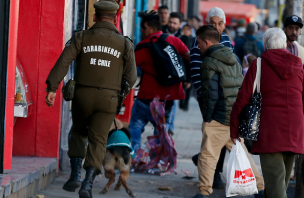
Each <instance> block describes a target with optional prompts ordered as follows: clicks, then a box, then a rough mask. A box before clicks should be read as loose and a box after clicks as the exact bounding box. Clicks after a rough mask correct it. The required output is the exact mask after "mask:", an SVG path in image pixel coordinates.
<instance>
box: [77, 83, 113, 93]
mask: <svg viewBox="0 0 304 198" xmlns="http://www.w3.org/2000/svg"><path fill="white" fill-rule="evenodd" d="M78 87H88V88H95V89H99V90H102V89H107V90H112V91H115V92H119V91H118V90H116V89H109V88H103V87H94V86H88V85H79V84H76V88H78Z"/></svg>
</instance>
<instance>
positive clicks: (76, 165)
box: [62, 157, 82, 192]
mask: <svg viewBox="0 0 304 198" xmlns="http://www.w3.org/2000/svg"><path fill="white" fill-rule="evenodd" d="M70 162H71V175H70V178H69V180H68V181H67V182H66V183H65V184H64V185H63V187H62V189H63V190H66V191H69V192H75V190H76V188H79V187H80V185H81V181H80V169H81V164H82V159H81V158H77V157H72V158H71V159H70Z"/></svg>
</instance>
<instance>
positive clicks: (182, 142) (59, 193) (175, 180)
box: [39, 98, 294, 198]
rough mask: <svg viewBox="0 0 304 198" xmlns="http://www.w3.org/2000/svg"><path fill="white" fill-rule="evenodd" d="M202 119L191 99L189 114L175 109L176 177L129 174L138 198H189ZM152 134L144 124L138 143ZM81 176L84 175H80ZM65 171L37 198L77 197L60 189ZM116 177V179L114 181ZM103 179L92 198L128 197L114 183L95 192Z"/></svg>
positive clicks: (215, 197) (217, 197)
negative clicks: (106, 191)
mask: <svg viewBox="0 0 304 198" xmlns="http://www.w3.org/2000/svg"><path fill="white" fill-rule="evenodd" d="M201 123H202V116H201V113H200V110H199V107H198V104H197V102H196V101H195V99H194V98H191V99H190V104H189V111H188V112H183V111H181V110H179V109H178V110H177V115H176V119H175V130H174V136H173V139H174V141H175V146H176V150H177V152H178V163H177V169H176V170H177V172H178V173H177V174H172V175H167V176H163V177H160V176H154V175H148V174H137V173H131V174H130V178H129V179H128V181H127V183H128V185H129V186H130V188H131V189H132V190H133V192H134V193H135V194H136V195H137V197H138V198H146V197H149V198H150V197H151V198H152V197H153V198H157V197H162V198H180V197H187V198H191V197H193V196H194V195H195V194H196V193H197V187H196V184H197V182H198V172H197V167H196V166H195V165H194V164H193V163H192V160H191V157H192V156H193V155H195V154H197V153H198V152H199V151H200V146H201V141H202V132H201ZM149 135H153V127H152V125H147V127H146V130H145V132H144V133H143V134H142V142H145V141H146V137H147V136H149ZM228 157H229V153H228V152H227V154H226V158H225V164H224V172H223V174H222V179H223V181H224V182H226V178H225V175H226V169H227V167H226V164H227V160H228ZM253 158H254V160H255V162H256V164H257V166H258V167H259V168H260V161H259V157H258V156H253ZM181 169H186V170H189V171H190V172H191V174H192V176H193V177H194V178H193V179H191V180H187V179H184V178H183V177H184V176H185V174H184V173H182V172H181ZM82 175H83V177H84V173H83V174H82ZM68 177H69V172H68V171H66V172H60V173H59V174H58V176H57V178H56V179H55V180H54V182H53V184H52V185H50V186H48V188H46V189H45V190H43V191H40V192H39V194H40V195H44V196H45V197H46V198H59V197H60V198H72V197H73V198H75V197H78V194H77V192H78V191H76V192H75V193H69V192H65V191H64V190H62V189H61V188H62V186H63V184H64V183H65V182H66V181H67V179H68ZM117 179H118V176H116V181H117ZM106 183H107V179H105V178H104V176H103V175H101V176H100V177H97V178H96V180H95V183H94V188H93V197H94V198H97V197H105V198H107V197H109V198H110V197H111V198H122V197H128V195H127V194H126V192H125V190H124V189H123V188H122V190H121V191H114V187H115V184H112V186H111V188H110V190H109V192H108V194H106V195H101V194H99V192H100V191H101V190H102V189H103V187H104V186H105V185H106ZM162 186H166V187H171V188H172V190H171V191H161V190H159V189H158V188H159V187H162ZM293 186H294V184H291V185H290V188H289V196H288V197H289V198H292V197H294V187H293ZM223 197H225V190H224V189H222V190H219V189H214V193H213V194H212V195H211V196H210V198H223ZM253 197H254V196H247V198H253Z"/></svg>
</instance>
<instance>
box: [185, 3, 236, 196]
mask: <svg viewBox="0 0 304 198" xmlns="http://www.w3.org/2000/svg"><path fill="white" fill-rule="evenodd" d="M206 23H207V24H209V25H213V26H215V27H216V28H217V30H218V31H219V33H220V35H221V39H220V44H223V45H224V46H226V47H229V48H230V49H232V51H234V49H233V46H232V44H231V41H230V39H229V37H228V35H227V34H225V33H224V32H223V31H224V29H225V23H226V17H225V14H224V11H223V10H222V9H221V8H218V7H214V8H212V9H211V10H210V11H209V12H208V14H207V17H206ZM237 60H238V61H239V59H238V58H237ZM202 62H203V57H202V54H201V52H200V49H199V48H198V43H197V40H196V39H195V41H194V43H193V45H192V47H191V50H190V68H191V70H190V74H191V80H192V84H193V86H194V88H195V89H196V92H197V97H198V102H199V106H200V109H201V110H202V104H201V102H200V101H201V100H200V99H199V97H201V91H202V89H201V74H200V67H201V65H202ZM239 62H240V61H239ZM240 69H241V68H240ZM225 153H226V148H225V147H224V148H223V149H222V151H221V155H220V158H219V161H218V164H217V167H216V170H215V174H214V181H213V188H224V184H223V182H222V180H221V176H220V174H219V173H220V172H223V163H224V159H225ZM198 155H199V154H197V155H195V156H193V157H192V160H193V162H194V163H195V164H196V163H197V161H198ZM198 172H199V175H201V174H204V173H200V166H198ZM202 197H203V196H202ZM195 198H200V194H197V195H196V196H195Z"/></svg>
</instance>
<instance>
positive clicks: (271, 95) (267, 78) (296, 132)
mask: <svg viewBox="0 0 304 198" xmlns="http://www.w3.org/2000/svg"><path fill="white" fill-rule="evenodd" d="M263 43H264V46H265V48H266V51H265V52H263V53H262V55H261V59H262V61H261V84H260V86H261V89H260V91H261V94H262V106H261V115H260V128H259V129H260V130H259V134H258V138H257V141H254V142H253V147H252V153H253V154H259V155H260V160H261V166H262V172H263V177H264V181H265V191H264V197H266V198H287V195H286V190H287V186H288V182H289V178H290V174H291V171H292V167H293V163H294V159H295V155H296V154H303V151H304V133H303V131H304V124H303V119H304V116H303V75H304V74H303V66H302V61H301V59H300V58H298V57H296V56H294V55H292V54H291V53H289V52H288V51H287V50H286V36H285V34H284V32H283V31H282V30H281V29H279V28H271V29H268V30H267V31H266V32H265V34H264V37H263ZM256 64H257V60H254V61H253V62H252V63H251V65H250V67H249V70H248V72H247V74H246V76H245V79H244V82H243V85H242V88H241V90H240V91H239V93H238V96H237V100H236V102H235V103H234V105H233V108H232V112H231V119H230V136H231V138H232V140H233V141H235V140H236V139H237V138H238V137H239V133H238V127H239V119H238V117H239V115H240V113H241V111H242V109H243V108H244V106H245V105H247V104H248V102H249V100H250V97H251V95H252V92H253V84H254V80H255V76H256V71H257V67H256Z"/></svg>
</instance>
